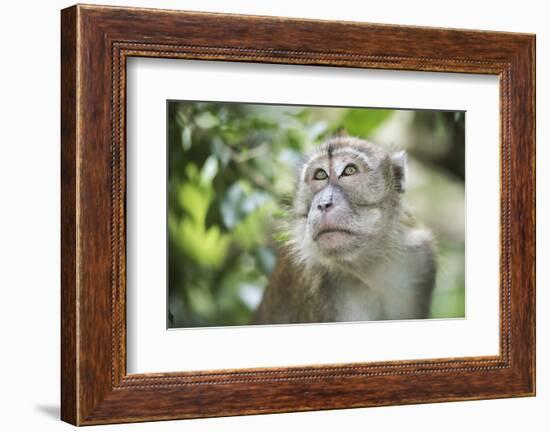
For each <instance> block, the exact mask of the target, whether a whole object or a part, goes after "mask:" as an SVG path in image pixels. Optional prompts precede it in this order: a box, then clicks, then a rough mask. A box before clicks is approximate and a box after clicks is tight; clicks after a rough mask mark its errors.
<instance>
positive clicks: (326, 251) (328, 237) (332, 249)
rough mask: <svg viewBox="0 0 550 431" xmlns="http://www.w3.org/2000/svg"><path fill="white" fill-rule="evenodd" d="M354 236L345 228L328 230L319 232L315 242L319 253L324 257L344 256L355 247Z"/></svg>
mask: <svg viewBox="0 0 550 431" xmlns="http://www.w3.org/2000/svg"><path fill="white" fill-rule="evenodd" d="M355 236H356V235H354V234H353V233H351V232H349V231H346V230H330V231H325V232H321V233H319V234H318V235H317V236H316V238H315V243H316V245H317V248H318V250H319V252H320V254H321V255H323V256H326V257H338V256H341V257H345V256H346V255H347V254H349V253H350V252H352V251H353V250H354V249H355V248H356V247H355V246H354V243H355V239H356V238H355Z"/></svg>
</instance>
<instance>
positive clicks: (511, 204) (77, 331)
mask: <svg viewBox="0 0 550 431" xmlns="http://www.w3.org/2000/svg"><path fill="white" fill-rule="evenodd" d="M61 18H62V19H61V52H62V55H61V59H62V63H61V83H62V92H61V111H62V112H61V125H62V134H61V139H62V147H61V161H62V164H61V169H62V172H61V173H62V175H61V177H62V180H61V188H62V201H61V206H62V216H61V226H62V247H61V253H62V285H61V292H62V295H61V309H62V310H61V311H62V324H61V340H62V345H61V388H62V390H61V418H62V420H64V421H67V422H69V423H72V424H75V425H91V424H103V423H115V422H138V421H152V420H166V419H178V418H195V417H212V416H229V415H241V414H257V413H273V412H290V411H307V410H321V409H339V408H352V407H367V406H383V405H392V404H413V403H427V402H442V401H455V400H474V399H487V398H503V397H513V396H533V395H534V394H535V36H534V35H529V34H514V33H504V32H502V33H501V32H488V31H470V30H450V29H439V28H424V27H404V26H393V25H377V24H363V23H354V22H331V21H314V20H298V19H287V18H277V17H255V16H241V15H220V14H213V13H197V12H178V11H166V10H153V9H151V10H148V9H133V8H119V7H103V6H83V5H77V6H73V7H70V8H68V9H64V10H63V11H62V14H61ZM205 29H208V31H205ZM131 56H143V57H163V58H183V59H197V60H205V61H208V60H218V61H220V60H221V61H240V62H254V63H284V64H299V65H330V66H342V67H355V68H373V69H391V70H412V71H437V72H460V73H476V74H492V75H497V76H498V77H499V78H500V79H499V82H500V154H501V160H500V174H501V196H500V208H501V215H500V221H499V222H500V286H499V288H500V311H499V313H500V354H499V355H498V356H490V357H460V358H443V359H433V360H411V361H391V362H378V363H353V364H338V365H326V366H318V365H317V366H302V367H282V368H265V369H237V370H226V371H212V370H205V371H203V372H176V373H156V374H127V372H126V350H125V341H126V321H125V312H126V308H125V307H126V278H125V277H126V272H125V271H126V260H125V251H126V248H125V247H126V246H125V239H126V237H125V235H126V233H125V191H126V175H125V172H126V171H125V157H126V155H125V151H126V146H125V144H126V137H125V96H126V93H125V92H126V87H125V84H126V80H125V77H126V75H125V73H126V71H125V65H126V60H127V59H128V58H129V57H131ZM495 222H498V221H497V220H495Z"/></svg>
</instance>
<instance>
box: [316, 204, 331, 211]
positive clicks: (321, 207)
mask: <svg viewBox="0 0 550 431" xmlns="http://www.w3.org/2000/svg"><path fill="white" fill-rule="evenodd" d="M331 208H332V202H321V203H320V204H318V205H317V209H318V210H320V211H322V212H328V211H329V210H330V209H331Z"/></svg>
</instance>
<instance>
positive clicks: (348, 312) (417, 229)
mask: <svg viewBox="0 0 550 431" xmlns="http://www.w3.org/2000/svg"><path fill="white" fill-rule="evenodd" d="M406 180H407V154H406V152H405V151H404V150H401V151H392V150H390V149H389V148H387V147H384V146H381V145H377V144H374V143H372V142H370V141H367V140H364V139H360V138H357V137H352V136H346V135H344V134H342V133H340V134H338V135H335V136H333V137H331V138H329V139H328V140H327V141H325V142H324V143H322V144H321V145H319V146H318V147H317V148H316V150H314V151H313V152H312V153H311V154H310V155H309V156H308V157H307V158H306V159H305V161H304V163H303V164H302V165H301V166H300V168H299V170H298V173H297V176H296V181H295V183H296V186H295V192H294V199H293V200H292V207H291V208H290V210H289V217H288V220H287V226H286V229H287V232H288V234H289V235H288V236H289V239H288V241H286V242H285V243H283V244H282V246H281V247H280V250H279V256H278V259H277V263H276V266H275V269H274V270H273V272H272V274H271V276H270V280H269V282H268V284H267V287H266V289H265V291H264V294H263V297H262V299H261V302H260V304H259V306H258V308H257V310H256V312H255V314H254V316H253V319H252V324H287V323H319V322H351V321H370V320H398V319H423V318H427V317H429V312H430V306H431V298H432V293H433V289H434V285H435V276H436V251H435V241H434V237H433V234H432V233H431V231H430V230H429V229H427V228H425V227H423V226H422V225H421V224H420V223H419V222H418V221H417V220H416V219H415V218H414V217H413V215H412V214H411V213H410V211H408V210H407V209H406V208H405V205H404V203H403V199H402V196H403V193H404V192H405V189H406Z"/></svg>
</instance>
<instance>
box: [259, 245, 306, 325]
mask: <svg viewBox="0 0 550 431" xmlns="http://www.w3.org/2000/svg"><path fill="white" fill-rule="evenodd" d="M306 278H307V276H306V271H305V268H303V267H302V266H301V265H300V264H299V263H298V262H296V260H295V259H294V258H293V256H292V252H291V251H290V249H289V248H288V246H285V245H283V246H281V247H280V248H279V250H278V257H277V263H276V265H275V268H274V270H273V273H272V274H271V276H270V278H269V283H268V285H267V287H266V289H265V291H264V295H263V298H262V301H261V303H260V305H259V306H258V309H257V311H256V313H255V315H254V317H253V323H258V324H262V323H296V322H299V321H302V320H303V319H304V316H303V315H302V314H303V313H304V308H303V307H304V302H305V298H304V293H305V292H306V291H307V289H304V288H305V287H306V285H307V283H308V281H307V279H306Z"/></svg>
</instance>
